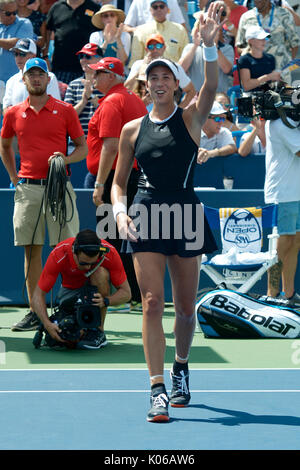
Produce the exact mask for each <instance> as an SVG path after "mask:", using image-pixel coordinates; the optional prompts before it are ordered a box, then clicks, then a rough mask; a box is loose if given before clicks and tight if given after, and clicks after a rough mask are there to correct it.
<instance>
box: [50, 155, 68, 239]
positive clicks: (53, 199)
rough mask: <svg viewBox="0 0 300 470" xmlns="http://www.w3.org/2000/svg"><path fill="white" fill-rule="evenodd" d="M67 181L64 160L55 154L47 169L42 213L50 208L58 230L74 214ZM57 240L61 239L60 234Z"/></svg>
mask: <svg viewBox="0 0 300 470" xmlns="http://www.w3.org/2000/svg"><path fill="white" fill-rule="evenodd" d="M67 181H68V176H67V171H66V165H65V161H64V159H63V157H61V156H60V155H57V156H55V157H54V158H52V160H51V163H50V166H49V170H48V175H47V181H46V186H45V194H44V213H46V210H47V209H48V210H50V212H51V214H52V217H53V220H54V221H57V222H58V224H59V226H60V232H61V229H62V228H63V227H64V226H65V225H66V223H67V222H70V221H71V220H72V218H73V215H74V204H73V200H72V197H71V195H70V191H69V190H68V188H67ZM67 196H68V197H69V199H70V202H71V214H70V215H69V217H68V214H67V203H66V199H67ZM58 241H61V240H60V235H59V239H58Z"/></svg>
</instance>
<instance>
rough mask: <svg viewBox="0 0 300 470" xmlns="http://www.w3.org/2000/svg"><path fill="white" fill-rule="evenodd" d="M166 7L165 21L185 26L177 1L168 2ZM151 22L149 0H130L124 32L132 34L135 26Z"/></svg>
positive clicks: (170, 0)
mask: <svg viewBox="0 0 300 470" xmlns="http://www.w3.org/2000/svg"><path fill="white" fill-rule="evenodd" d="M168 7H169V11H168V14H167V19H168V20H169V21H174V23H179V24H182V26H186V23H185V17H184V15H183V13H182V11H181V8H180V6H179V4H178V2H177V0H168ZM152 20H153V18H152V15H151V12H150V8H149V0H132V3H131V5H130V8H129V10H128V13H127V15H126V18H125V21H124V24H125V27H126V31H129V32H130V33H134V31H135V29H136V28H137V26H140V25H143V24H145V23H149V22H150V21H152Z"/></svg>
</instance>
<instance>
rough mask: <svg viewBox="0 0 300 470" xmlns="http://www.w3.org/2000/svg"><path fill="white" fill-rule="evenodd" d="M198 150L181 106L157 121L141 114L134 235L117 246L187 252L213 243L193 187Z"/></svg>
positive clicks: (206, 250)
mask: <svg viewBox="0 0 300 470" xmlns="http://www.w3.org/2000/svg"><path fill="white" fill-rule="evenodd" d="M197 152H198V147H197V145H196V144H195V142H194V141H193V139H192V138H191V136H190V134H189V132H188V131H187V129H186V127H185V124H184V121H183V118H182V109H180V108H176V109H175V110H174V113H173V114H172V115H171V116H169V118H167V119H166V120H165V121H162V122H153V121H152V120H151V119H150V117H149V114H147V115H146V116H145V117H144V118H143V120H142V123H141V127H140V131H139V134H138V137H137V140H136V144H135V157H136V159H137V162H138V165H139V168H140V178H139V182H138V191H137V193H136V195H135V198H134V201H133V204H132V206H131V207H130V208H129V210H128V214H129V216H130V217H131V218H132V219H133V221H134V223H135V226H136V228H137V232H138V234H139V239H138V242H136V243H135V242H130V241H125V242H123V246H122V251H125V252H126V253H135V252H142V251H147V252H156V253H162V254H164V255H166V256H171V255H175V254H177V255H179V256H182V257H192V256H197V255H199V254H202V253H212V252H213V251H215V250H216V249H217V246H216V242H215V240H214V237H213V234H212V232H211V230H210V227H209V225H208V222H207V220H206V219H205V217H204V215H203V209H202V205H201V203H200V201H199V199H198V197H197V195H196V193H195V191H194V187H193V179H194V167H195V165H196V162H197Z"/></svg>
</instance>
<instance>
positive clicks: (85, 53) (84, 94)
mask: <svg viewBox="0 0 300 470" xmlns="http://www.w3.org/2000/svg"><path fill="white" fill-rule="evenodd" d="M77 55H78V57H79V60H80V65H81V67H82V70H83V76H81V77H79V78H76V80H73V81H72V82H70V83H69V85H68V88H67V91H66V94H65V98H64V101H65V102H66V103H70V104H71V105H72V106H73V107H74V109H75V111H76V112H77V114H78V116H79V120H80V123H81V126H82V129H83V132H84V133H85V136H87V133H88V124H89V121H90V119H91V117H92V116H93V114H94V112H95V111H96V109H97V108H98V104H99V103H98V100H99V98H101V96H103V95H102V93H100V92H99V91H98V90H96V89H95V88H94V86H93V82H94V71H93V70H91V69H90V68H89V65H90V64H95V63H96V62H98V61H99V60H100V59H101V57H103V54H102V49H101V48H100V47H99V46H97V44H92V43H87V44H85V45H84V46H83V48H82V49H80V51H78V52H77Z"/></svg>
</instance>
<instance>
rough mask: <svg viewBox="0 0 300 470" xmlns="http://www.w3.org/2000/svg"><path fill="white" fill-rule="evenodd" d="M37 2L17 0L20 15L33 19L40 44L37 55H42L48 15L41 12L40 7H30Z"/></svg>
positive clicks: (37, 42)
mask: <svg viewBox="0 0 300 470" xmlns="http://www.w3.org/2000/svg"><path fill="white" fill-rule="evenodd" d="M34 3H35V0H17V6H18V17H19V18H27V19H28V20H30V21H31V23H32V27H33V32H34V38H35V41H36V44H37V46H38V49H37V56H38V57H40V56H41V55H42V48H43V47H44V46H45V45H46V41H47V27H46V15H45V14H43V13H41V12H40V11H39V9H38V8H37V9H35V8H34V9H33V8H30V7H31V5H33V4H34Z"/></svg>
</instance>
